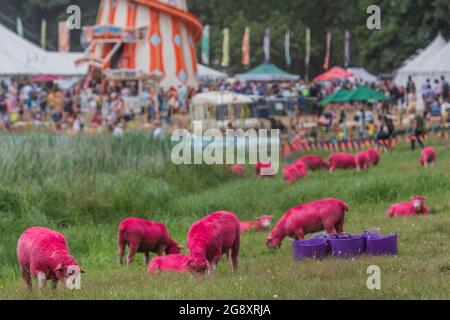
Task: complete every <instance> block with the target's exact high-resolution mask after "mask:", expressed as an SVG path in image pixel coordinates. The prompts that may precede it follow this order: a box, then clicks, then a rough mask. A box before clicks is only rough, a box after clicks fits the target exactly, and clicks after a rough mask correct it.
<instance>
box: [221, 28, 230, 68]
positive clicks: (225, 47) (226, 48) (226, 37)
mask: <svg viewBox="0 0 450 320" xmlns="http://www.w3.org/2000/svg"><path fill="white" fill-rule="evenodd" d="M221 66H222V68H228V67H229V66H230V29H228V28H225V29H223V44H222V63H221Z"/></svg>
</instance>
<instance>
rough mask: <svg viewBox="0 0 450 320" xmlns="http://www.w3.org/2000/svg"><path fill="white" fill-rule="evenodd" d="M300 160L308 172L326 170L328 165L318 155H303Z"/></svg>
mask: <svg viewBox="0 0 450 320" xmlns="http://www.w3.org/2000/svg"><path fill="white" fill-rule="evenodd" d="M300 160H301V161H303V162H304V163H305V164H306V165H307V166H308V169H310V170H320V169H327V168H328V164H327V163H326V161H325V160H324V159H323V158H322V157H321V156H318V155H314V154H309V155H304V156H303V157H301V158H300Z"/></svg>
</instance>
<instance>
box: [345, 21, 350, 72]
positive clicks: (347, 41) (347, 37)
mask: <svg viewBox="0 0 450 320" xmlns="http://www.w3.org/2000/svg"><path fill="white" fill-rule="evenodd" d="M344 47H345V49H344V50H345V52H344V67H345V68H348V67H349V66H350V59H351V34H350V31H348V30H346V31H345V46H344Z"/></svg>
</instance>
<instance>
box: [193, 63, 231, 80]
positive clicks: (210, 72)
mask: <svg viewBox="0 0 450 320" xmlns="http://www.w3.org/2000/svg"><path fill="white" fill-rule="evenodd" d="M197 71H198V79H199V80H200V81H204V82H208V81H219V80H226V79H227V78H228V75H227V74H226V73H224V72H220V71H217V70H215V69H213V68H210V67H207V66H204V65H202V64H197Z"/></svg>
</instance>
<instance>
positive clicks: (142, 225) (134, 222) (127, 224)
mask: <svg viewBox="0 0 450 320" xmlns="http://www.w3.org/2000/svg"><path fill="white" fill-rule="evenodd" d="M117 238H118V247H119V262H120V264H121V265H123V258H124V256H125V246H126V245H128V246H129V248H130V249H129V252H128V264H130V263H132V262H133V260H134V256H135V254H136V252H143V253H144V258H145V260H144V261H145V264H146V265H148V263H149V261H150V259H149V253H150V252H155V253H156V254H158V255H160V256H161V255H163V253H164V252H165V253H166V254H178V253H180V252H181V251H180V248H181V246H180V245H178V244H177V243H176V242H175V241H173V240H172V238H171V237H170V236H169V232H168V231H167V228H166V226H164V225H163V224H162V223H159V222H153V221H150V220H145V219H139V218H128V219H125V220H123V221H122V222H121V223H120V224H119V227H118V229H117Z"/></svg>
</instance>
